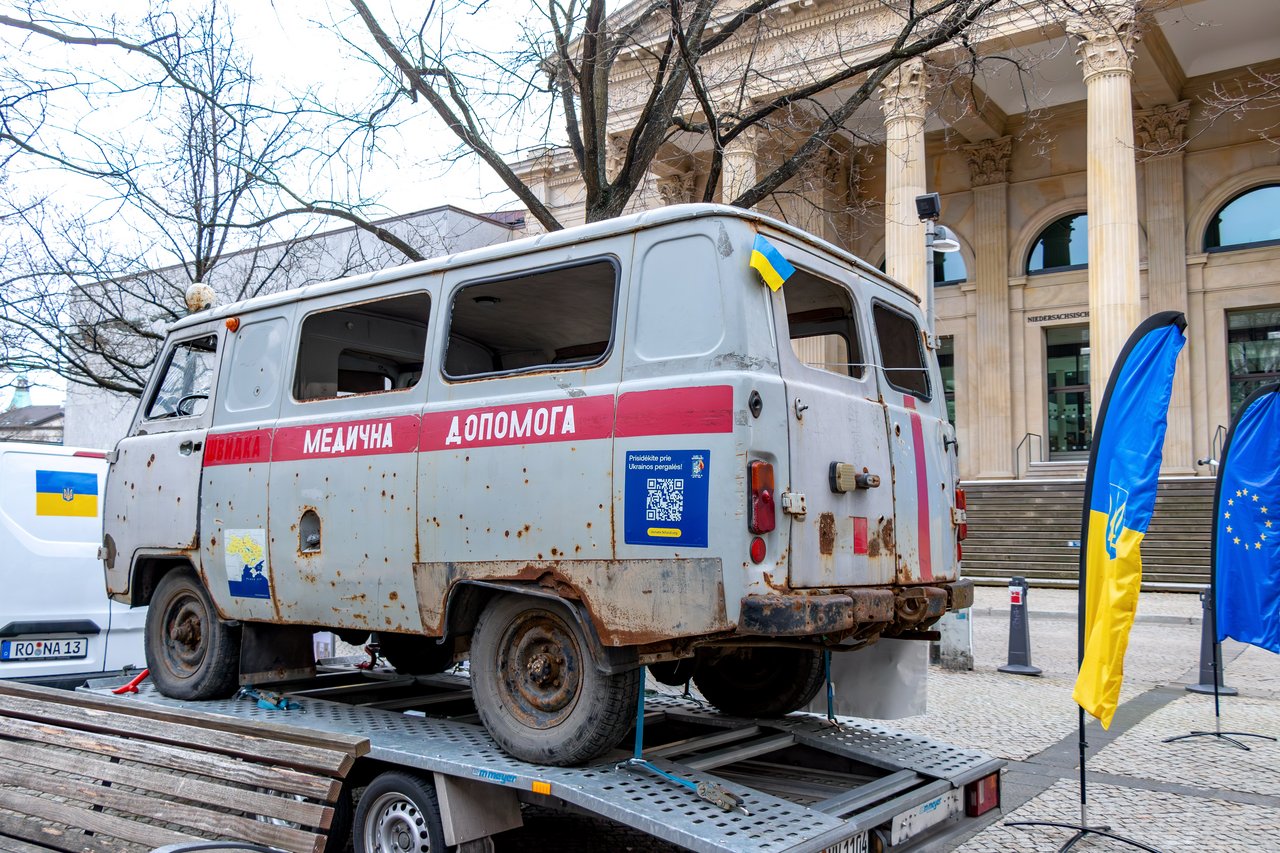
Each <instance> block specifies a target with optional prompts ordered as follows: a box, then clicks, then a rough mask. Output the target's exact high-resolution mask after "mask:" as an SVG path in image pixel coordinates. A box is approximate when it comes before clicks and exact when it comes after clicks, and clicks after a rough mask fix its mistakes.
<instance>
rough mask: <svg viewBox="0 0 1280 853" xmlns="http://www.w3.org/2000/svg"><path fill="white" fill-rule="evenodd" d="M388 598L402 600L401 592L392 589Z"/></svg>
mask: <svg viewBox="0 0 1280 853" xmlns="http://www.w3.org/2000/svg"><path fill="white" fill-rule="evenodd" d="M387 598H388V599H390V600H391V601H399V600H400V593H398V592H396V591H395V590H394V589H393V590H391V594H390V595H388V596H387Z"/></svg>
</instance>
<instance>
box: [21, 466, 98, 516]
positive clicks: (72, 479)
mask: <svg viewBox="0 0 1280 853" xmlns="http://www.w3.org/2000/svg"><path fill="white" fill-rule="evenodd" d="M97 514H98V475H97V474H85V473H81V472H76V471H40V470H37V471H36V515H70V516H82V517H87V518H92V517H93V516H95V515H97Z"/></svg>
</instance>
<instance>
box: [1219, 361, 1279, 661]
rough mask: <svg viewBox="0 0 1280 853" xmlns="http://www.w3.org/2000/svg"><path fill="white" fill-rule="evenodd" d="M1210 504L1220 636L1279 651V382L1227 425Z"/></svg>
mask: <svg viewBox="0 0 1280 853" xmlns="http://www.w3.org/2000/svg"><path fill="white" fill-rule="evenodd" d="M1214 504H1215V505H1216V506H1217V511H1218V514H1217V521H1216V524H1215V525H1214V530H1213V537H1214V544H1213V564H1214V583H1215V593H1214V595H1215V599H1216V601H1217V620H1218V640H1219V641H1221V640H1225V639H1226V638H1227V637H1231V638H1233V639H1236V640H1239V641H1240V642H1242V643H1249V644H1251V645H1255V646H1258V647H1260V648H1263V649H1269V650H1270V651H1273V652H1277V653H1280V385H1271V386H1268V387H1266V388H1262V389H1260V390H1259V391H1257V392H1255V393H1254V394H1253V395H1252V396H1250V397H1249V399H1248V400H1246V401H1245V404H1244V407H1243V408H1242V409H1241V410H1240V414H1239V415H1237V416H1236V420H1235V423H1234V424H1232V425H1231V431H1230V432H1229V433H1227V443H1226V446H1225V447H1224V448H1223V450H1222V459H1221V461H1220V463H1219V465H1218V489H1217V496H1216V500H1215V501H1214Z"/></svg>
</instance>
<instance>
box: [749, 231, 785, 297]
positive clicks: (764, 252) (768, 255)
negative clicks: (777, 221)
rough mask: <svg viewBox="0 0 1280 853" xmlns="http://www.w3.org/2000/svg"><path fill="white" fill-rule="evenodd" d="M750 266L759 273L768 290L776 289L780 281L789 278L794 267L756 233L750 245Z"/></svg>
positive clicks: (780, 285)
mask: <svg viewBox="0 0 1280 853" xmlns="http://www.w3.org/2000/svg"><path fill="white" fill-rule="evenodd" d="M751 268H752V269H754V270H755V271H756V272H758V273H760V277H761V278H762V279H764V283H765V284H767V285H769V289H770V290H777V289H778V288H780V287H782V283H783V282H785V281H786V280H787V279H789V278H791V274H792V273H794V272H795V271H796V268H795V267H793V266H791V264H790V263H788V262H787V259H786V258H784V257H782V253H781V252H779V251H778V250H777V249H776V248H774V245H773V244H772V243H770V242H769V241H768V240H766V239H765V238H764V237H762V236H761V235H759V234H757V235H756V242H755V245H753V246H752V247H751Z"/></svg>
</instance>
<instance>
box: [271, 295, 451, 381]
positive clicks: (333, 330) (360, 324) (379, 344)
mask: <svg viewBox="0 0 1280 853" xmlns="http://www.w3.org/2000/svg"><path fill="white" fill-rule="evenodd" d="M430 310H431V300H430V297H428V296H427V294H425V293H409V294H405V295H404V296H393V297H390V298H388V299H379V300H376V301H373V302H362V303H360V304H358V305H348V306H344V307H342V308H335V309H331V310H328V311H317V312H316V313H314V314H312V315H310V316H309V317H307V318H306V319H305V320H304V321H303V322H302V333H301V339H300V342H299V345H298V368H297V371H296V373H295V375H294V383H293V396H294V397H295V398H296V399H297V400H300V401H302V400H327V399H332V398H334V397H348V396H351V395H353V394H378V393H384V392H387V391H399V390H403V389H406V388H412V387H413V386H414V385H417V384H418V380H420V379H421V378H422V360H423V357H424V355H425V353H426V349H427V318H428V316H429V314H430Z"/></svg>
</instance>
